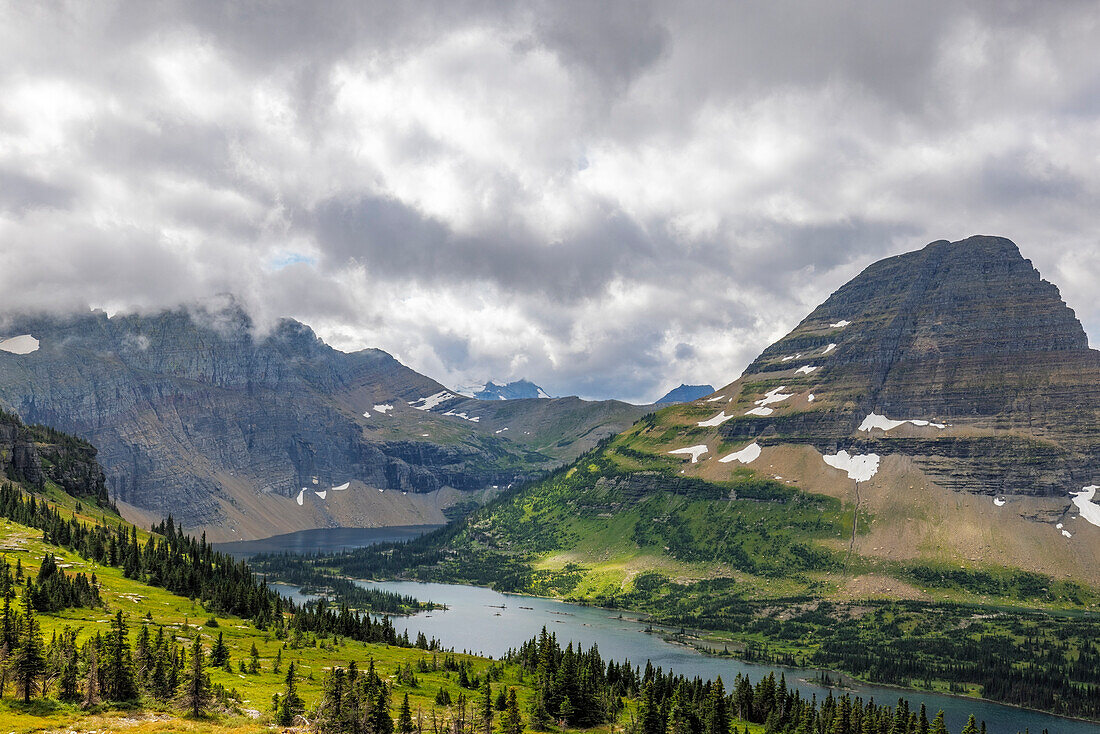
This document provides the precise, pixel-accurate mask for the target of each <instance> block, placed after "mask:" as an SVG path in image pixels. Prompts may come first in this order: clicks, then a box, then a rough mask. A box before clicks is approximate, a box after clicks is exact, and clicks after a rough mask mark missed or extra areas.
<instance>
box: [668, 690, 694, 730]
mask: <svg viewBox="0 0 1100 734" xmlns="http://www.w3.org/2000/svg"><path fill="white" fill-rule="evenodd" d="M686 695H687V694H686V692H685V690H684V686H683V684H681V685H678V686H676V690H675V691H673V692H672V704H671V706H670V707H669V712H668V727H667V729H666V731H667V734H691V719H690V715H689V713H688V706H687V701H685V700H684V699H685V697H686Z"/></svg>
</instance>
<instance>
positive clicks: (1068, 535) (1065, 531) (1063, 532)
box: [1062, 530, 1073, 538]
mask: <svg viewBox="0 0 1100 734" xmlns="http://www.w3.org/2000/svg"><path fill="white" fill-rule="evenodd" d="M1062 535H1064V536H1066V537H1067V538H1072V537H1073V536H1072V535H1070V532H1069V531H1068V530H1063V531H1062Z"/></svg>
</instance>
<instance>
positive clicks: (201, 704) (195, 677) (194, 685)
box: [180, 635, 211, 718]
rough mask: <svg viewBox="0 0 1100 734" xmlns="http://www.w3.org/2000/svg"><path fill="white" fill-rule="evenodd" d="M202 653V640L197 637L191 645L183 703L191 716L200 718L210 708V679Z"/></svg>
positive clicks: (181, 698)
mask: <svg viewBox="0 0 1100 734" xmlns="http://www.w3.org/2000/svg"><path fill="white" fill-rule="evenodd" d="M203 657H204V656H203V653H202V638H201V637H200V636H199V635H195V639H194V641H193V642H192V643H191V668H190V670H189V671H188V674H187V677H186V678H185V679H184V682H183V693H182V695H181V696H180V700H181V703H182V704H183V706H184V707H185V708H186V709H187V710H188V712H189V713H190V714H191V716H193V717H195V718H198V717H200V716H202V715H203V714H204V713H206V709H207V708H208V707H209V706H210V700H211V694H210V678H209V676H207V674H206V670H205V661H204V660H203Z"/></svg>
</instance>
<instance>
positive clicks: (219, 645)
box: [210, 632, 229, 668]
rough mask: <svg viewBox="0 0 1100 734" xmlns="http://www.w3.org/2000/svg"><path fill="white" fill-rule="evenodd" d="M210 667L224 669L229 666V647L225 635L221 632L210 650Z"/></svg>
mask: <svg viewBox="0 0 1100 734" xmlns="http://www.w3.org/2000/svg"><path fill="white" fill-rule="evenodd" d="M210 665H211V666H213V667H215V668H224V667H226V666H228V665H229V647H228V646H227V645H226V644H225V633H224V632H219V633H218V639H217V641H216V642H215V643H214V646H213V647H212V648H210Z"/></svg>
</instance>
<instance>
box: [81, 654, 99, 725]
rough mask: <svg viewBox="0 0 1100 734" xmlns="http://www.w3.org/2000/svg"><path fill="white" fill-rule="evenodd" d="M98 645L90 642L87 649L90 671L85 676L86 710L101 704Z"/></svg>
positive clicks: (84, 702) (84, 703) (84, 704)
mask: <svg viewBox="0 0 1100 734" xmlns="http://www.w3.org/2000/svg"><path fill="white" fill-rule="evenodd" d="M97 647H98V645H96V641H95V640H92V641H89V642H88V644H87V646H86V648H87V650H88V671H87V672H86V673H85V674H84V701H83V704H82V705H83V706H84V708H91V707H92V706H95V705H96V704H97V703H99V653H98V651H97V649H96V648H97Z"/></svg>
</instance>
